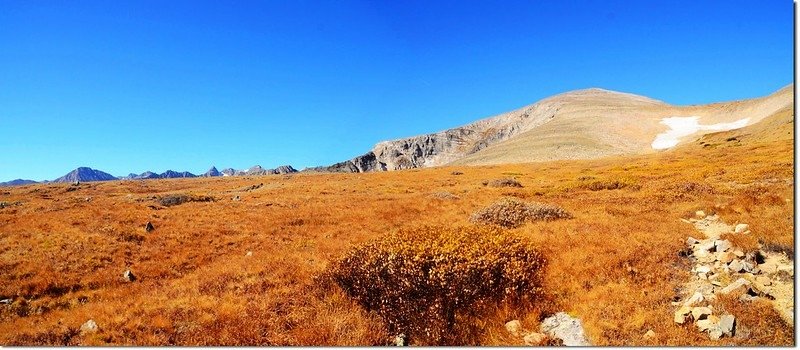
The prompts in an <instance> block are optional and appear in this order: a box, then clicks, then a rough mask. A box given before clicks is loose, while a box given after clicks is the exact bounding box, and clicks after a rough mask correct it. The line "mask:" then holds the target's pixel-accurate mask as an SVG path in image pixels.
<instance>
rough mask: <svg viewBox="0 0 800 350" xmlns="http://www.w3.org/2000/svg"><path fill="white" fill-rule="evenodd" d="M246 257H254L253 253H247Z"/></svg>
mask: <svg viewBox="0 0 800 350" xmlns="http://www.w3.org/2000/svg"><path fill="white" fill-rule="evenodd" d="M244 256H253V252H247V254H245V255H244Z"/></svg>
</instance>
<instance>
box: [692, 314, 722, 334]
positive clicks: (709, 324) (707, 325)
mask: <svg viewBox="0 0 800 350" xmlns="http://www.w3.org/2000/svg"><path fill="white" fill-rule="evenodd" d="M695 325H697V328H698V329H699V330H700V331H701V332H705V331H707V330H709V329H711V328H714V327H716V326H717V325H719V317H717V316H714V315H709V316H708V317H707V318H705V319H702V320H699V321H697V322H696V323H695Z"/></svg>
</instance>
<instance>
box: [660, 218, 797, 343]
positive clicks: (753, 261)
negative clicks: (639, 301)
mask: <svg viewBox="0 0 800 350" xmlns="http://www.w3.org/2000/svg"><path fill="white" fill-rule="evenodd" d="M681 220H682V221H683V222H685V223H687V224H691V225H693V226H694V227H695V229H697V231H698V233H700V234H702V235H703V236H704V237H702V238H699V239H698V238H694V237H689V238H688V239H687V241H686V244H687V245H688V249H687V250H686V251H685V252H686V253H685V254H686V255H687V256H688V257H689V258H690V259H691V260H692V263H693V266H692V278H691V279H690V280H689V281H687V282H686V283H685V284H684V286H683V289H682V290H683V293H684V298H683V301H681V302H674V303H673V305H675V306H678V310H677V311H675V315H674V316H675V317H674V322H675V323H678V324H684V323H686V322H693V323H694V325H695V326H696V327H697V329H698V330H699V331H700V332H707V333H708V336H709V338H711V339H713V340H717V339H720V338H722V337H726V336H728V337H732V336H735V335H736V315H732V314H728V313H725V312H723V310H715V309H714V308H713V306H712V305H711V301H713V300H715V299H716V298H717V295H732V296H736V297H738V299H739V302H743V303H747V302H752V301H754V300H756V299H766V300H768V301H769V302H771V303H772V305H773V306H774V307H775V309H776V310H778V312H779V313H780V315H781V317H783V319H784V320H785V321H786V322H788V323H789V324H793V315H794V296H793V292H794V283H793V281H794V265H793V262H792V261H791V260H790V259H789V257H787V256H786V255H785V254H784V253H775V252H768V251H764V250H756V251H752V252H745V251H743V250H742V249H740V248H738V247H735V246H733V244H732V243H731V242H730V241H729V240H726V239H722V238H721V237H722V236H723V235H725V234H735V235H748V234H750V231H749V227H748V225H747V224H736V225H729V224H727V223H725V222H723V221H722V220H720V218H719V217H718V216H717V215H709V216H706V214H705V213H704V212H702V211H698V212H697V213H696V214H695V218H692V219H689V220H686V219H681Z"/></svg>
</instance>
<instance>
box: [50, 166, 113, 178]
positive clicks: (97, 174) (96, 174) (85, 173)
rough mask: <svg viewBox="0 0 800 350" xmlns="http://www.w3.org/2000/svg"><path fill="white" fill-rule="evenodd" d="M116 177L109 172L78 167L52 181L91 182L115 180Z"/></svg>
mask: <svg viewBox="0 0 800 350" xmlns="http://www.w3.org/2000/svg"><path fill="white" fill-rule="evenodd" d="M116 179H117V178H116V177H115V176H113V175H111V174H108V173H105V172H102V171H100V170H94V169H92V168H88V167H80V168H77V169H75V170H73V171H70V172H69V173H67V174H66V175H64V176H62V177H59V178H57V179H55V180H53V182H75V181H83V182H91V181H108V180H116Z"/></svg>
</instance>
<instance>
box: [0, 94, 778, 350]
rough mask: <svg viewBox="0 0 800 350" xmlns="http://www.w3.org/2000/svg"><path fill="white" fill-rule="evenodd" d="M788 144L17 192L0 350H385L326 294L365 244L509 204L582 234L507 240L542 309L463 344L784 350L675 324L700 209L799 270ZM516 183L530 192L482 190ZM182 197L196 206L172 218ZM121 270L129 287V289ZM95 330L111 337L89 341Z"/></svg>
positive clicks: (754, 131)
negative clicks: (557, 328) (343, 264)
mask: <svg viewBox="0 0 800 350" xmlns="http://www.w3.org/2000/svg"><path fill="white" fill-rule="evenodd" d="M792 128H793V116H792V115H791V109H785V110H782V111H780V112H779V113H778V114H776V115H775V116H773V117H770V118H767V119H766V120H765V121H764V122H763V123H762V124H758V125H754V126H751V127H748V128H745V129H742V130H737V131H731V132H727V133H719V134H714V135H707V136H705V137H704V138H703V139H700V140H697V141H695V142H692V143H689V144H686V145H684V146H681V147H678V148H676V149H674V150H671V151H667V152H659V153H654V154H647V155H640V156H636V157H617V158H604V159H597V160H581V161H556V162H545V163H531V164H509V165H496V166H481V167H468V166H451V167H441V168H430V169H423V170H409V171H397V172H387V173H369V174H296V175H291V176H262V177H233V178H197V179H180V180H145V181H114V182H104V183H86V184H81V185H80V186H78V187H75V186H70V185H68V184H58V185H55V184H41V185H30V186H21V187H12V188H5V189H2V190H0V201H2V202H5V203H6V204H5V206H4V207H3V208H2V209H0V299H5V298H10V299H12V302H11V304H9V305H1V304H0V344H4V345H11V344H26V345H34V344H35V345H39V344H47V345H61V344H70V345H77V344H81V345H105V344H117V345H122V344H126V345H166V344H180V345H278V344H279V345H376V344H386V343H388V342H389V341H390V339H391V338H392V337H393V334H390V333H389V332H388V331H387V329H386V325H384V324H383V322H382V321H381V318H380V317H379V316H378V315H377V314H375V313H368V312H366V311H365V310H364V309H362V308H361V307H360V306H359V305H358V304H357V303H356V302H355V301H354V300H351V299H350V298H348V297H347V296H346V294H345V293H344V292H343V291H342V290H341V288H339V287H338V286H337V285H335V284H334V285H332V284H329V283H324V282H321V281H322V278H321V277H323V276H325V275H326V274H327V273H329V272H330V270H331V268H332V266H333V265H334V264H335V263H336V262H337V261H339V260H340V259H342V258H343V257H344V256H346V255H347V254H348V253H349V252H350V251H351V249H353V248H354V247H356V246H357V245H359V244H361V243H365V242H370V241H372V240H375V239H380V238H381V237H384V236H386V235H389V234H391V233H394V232H397V231H398V230H401V229H416V228H418V227H421V226H431V227H442V228H447V227H453V226H469V225H471V223H470V217H471V215H472V214H473V213H474V212H476V211H478V210H480V209H482V208H484V207H486V206H487V205H490V204H492V203H495V202H497V201H498V200H500V199H501V198H503V197H515V198H518V199H522V200H524V201H536V202H542V203H546V204H553V205H557V206H560V207H561V208H564V210H566V211H568V212H569V213H570V214H571V216H572V218H571V219H564V220H557V221H537V222H530V223H526V224H523V225H521V226H520V227H518V228H512V229H507V230H506V232H508V233H509V234H511V235H513V236H514V237H518V238H520V239H525V240H526V241H529V242H531V244H532V245H533V246H534V247H535V248H536V249H537V251H538V252H539V253H540V254H541V255H542V256H543V257H544V261H546V263H545V264H544V265H543V270H542V274H541V289H542V294H541V295H539V296H538V298H539V299H538V301H537V302H536V303H534V306H533V307H532V308H526V309H522V308H515V307H513V305H511V306H509V305H501V306H492V305H489V309H490V310H489V314H488V316H487V317H484V318H483V319H482V321H480V322H477V323H472V324H463V323H458V322H456V327H458V328H463V329H468V331H464V332H461V333H459V334H464V336H463V338H461V339H459V342H460V343H462V344H483V345H520V344H521V340H520V339H517V338H513V337H511V336H509V335H508V333H507V332H506V331H505V329H504V323H505V322H507V321H509V320H511V319H515V318H517V319H520V320H522V321H523V323H524V324H526V325H531V326H530V327H531V328H536V325H538V323H539V322H540V321H541V317H542V316H544V315H547V314H550V313H552V312H556V311H567V312H568V313H570V314H572V315H575V316H577V317H580V318H581V319H582V320H583V322H584V324H585V327H586V332H587V335H588V337H589V339H590V340H591V341H592V342H593V343H594V344H598V345H657V344H660V345H727V344H731V345H791V344H793V342H794V332H793V327H792V325H791V324H787V323H785V321H783V320H782V319H781V318H780V317H779V315H778V314H777V312H776V311H774V309H772V307H771V306H770V305H769V303H767V302H763V301H759V302H753V303H751V304H748V305H746V306H744V305H742V304H741V303H740V302H739V301H737V300H728V299H724V298H723V299H720V300H717V301H715V302H714V305H715V308H718V309H728V310H736V315H737V322H738V325H739V327H744V329H747V330H748V332H747V334H746V335H741V336H737V337H733V338H723V339H722V340H720V341H711V340H709V339H708V337H707V336H706V335H704V334H702V333H699V332H697V331H696V329H695V328H694V327H692V326H690V325H684V326H681V325H677V324H675V323H673V321H672V313H673V311H674V308H675V307H674V306H673V305H671V304H670V303H671V302H672V301H674V300H675V297H676V295H677V294H679V293H680V287H681V285H682V283H683V282H684V281H685V280H687V278H688V277H689V275H690V272H689V270H688V266H689V263H688V259H687V258H686V257H684V256H681V255H680V254H679V252H681V251H682V250H683V249H685V243H684V242H685V240H686V238H687V237H689V236H692V235H695V234H696V232H695V231H694V229H693V228H692V227H691V226H690V225H686V224H684V223H682V222H681V221H680V218H688V217H689V216H690V215H692V213H694V212H695V211H696V210H705V211H706V212H708V213H717V214H718V215H720V217H721V218H722V219H723V220H725V221H727V222H731V223H734V222H745V223H748V224H749V225H750V229H751V231H752V233H751V234H750V235H749V236H747V237H740V238H739V239H738V240H737V244H740V245H742V246H745V247H747V248H748V249H755V248H756V247H757V246H758V245H759V243H760V244H762V245H763V246H765V247H769V248H770V249H782V250H788V251H791V252H793V247H794V241H793V219H794V217H793V215H794V214H793V208H792V205H793V201H794V197H793V190H794V184H793V176H794V173H793V158H792V157H793V147H794V144H793V140H792V138H793V135H792V130H793V129H792ZM730 138H735V140H732V141H726V140H728V139H730ZM707 144H710V145H711V146H705V145H707ZM454 172H461V173H463V174H460V175H455V173H454ZM504 178H514V179H516V181H517V182H519V183H520V184H521V185H522V187H492V186H485V185H484V184H483V183H484V182H486V181H492V180H497V179H504ZM610 184H614V186H611V185H610ZM603 188H612V189H603ZM175 194H183V195H186V196H187V197H186V198H188V199H193V200H194V201H191V200H190V201H188V202H185V203H182V204H179V205H171V206H165V205H162V200H163V199H164V197H167V196H169V195H175ZM174 202H176V201H175V200H173V201H172V202H170V201H169V200H167V201H163V204H172V203H174ZM148 221H150V222H152V224H153V226H154V227H155V230H153V231H151V232H146V231H145V229H144V227H145V223H147V222H148ZM248 252H252V254H248ZM471 254H473V253H471ZM126 269H130V270H131V271H132V272H133V273H134V274H135V276H136V277H137V280H136V281H133V282H126V281H123V279H122V274H123V272H124V271H125V270H126ZM89 319H93V320H94V321H96V323H97V325H98V327H99V330H98V331H97V332H96V333H87V334H81V332H80V330H79V328H80V326H81V325H82V324H83V323H84V322H86V321H87V320H89ZM648 330H653V331H654V332H655V333H656V337H653V338H645V337H644V336H643V335H644V334H645V333H646V332H647V331H648Z"/></svg>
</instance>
